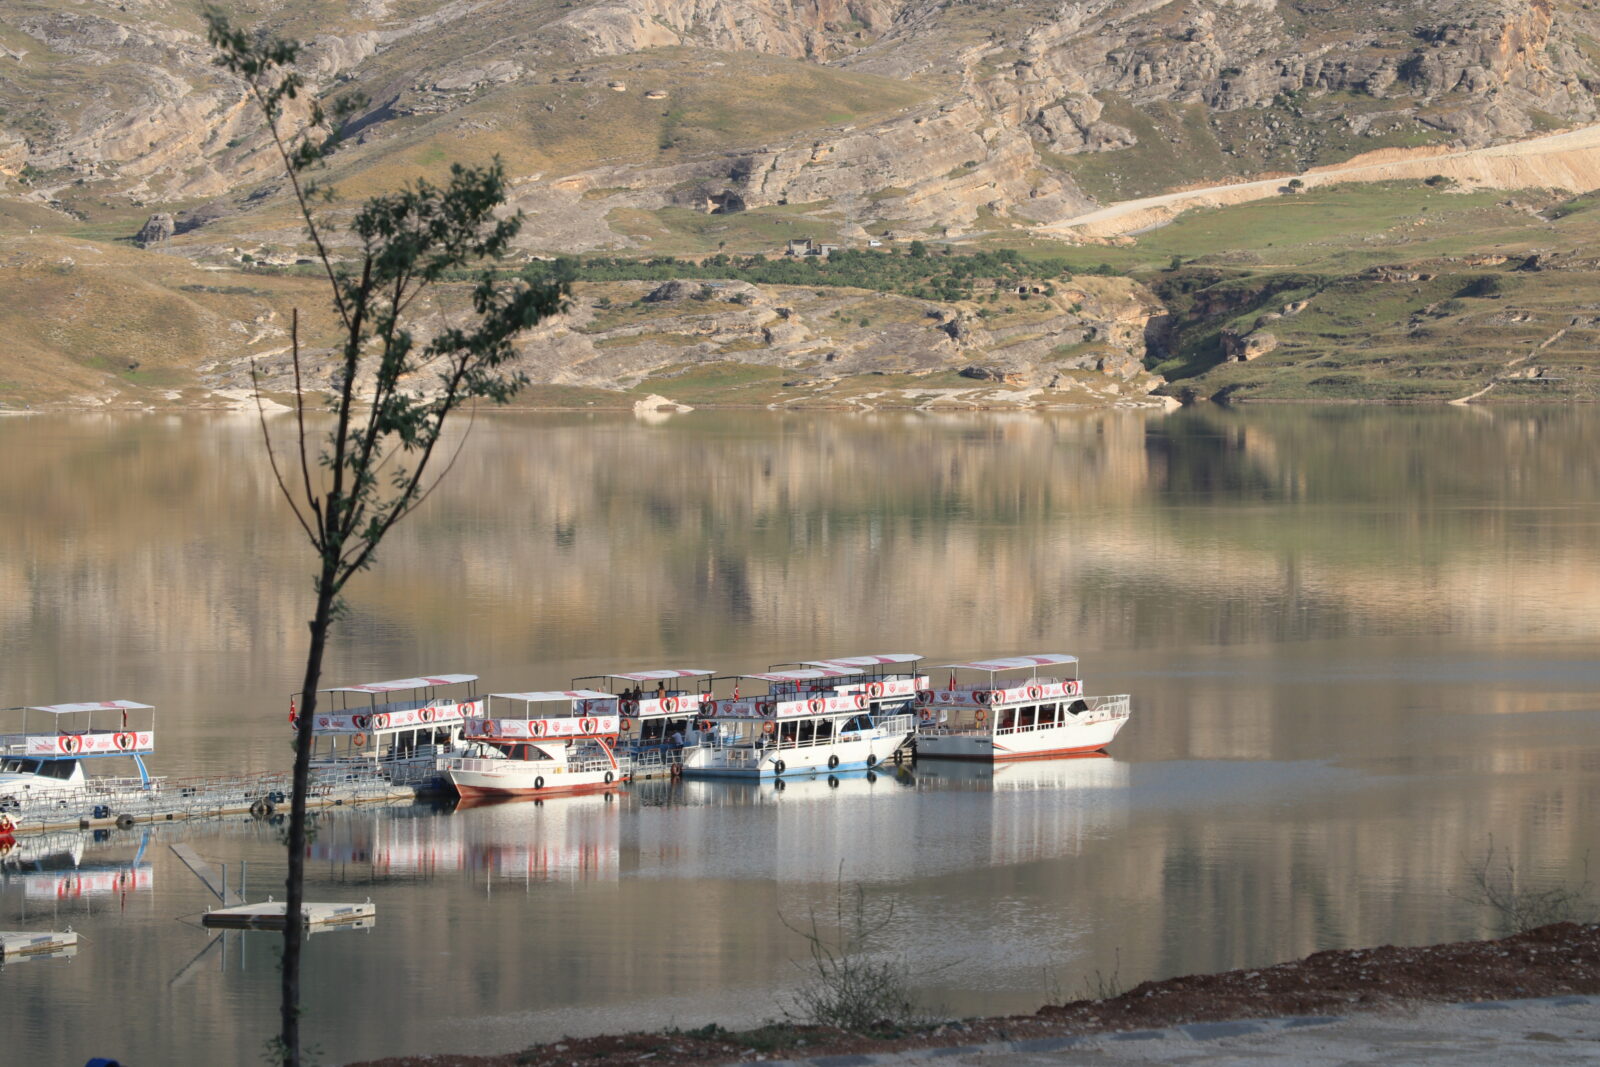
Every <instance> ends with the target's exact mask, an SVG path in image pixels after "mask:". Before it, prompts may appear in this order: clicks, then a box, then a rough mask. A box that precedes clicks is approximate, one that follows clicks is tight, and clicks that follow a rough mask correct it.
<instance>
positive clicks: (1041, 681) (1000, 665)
mask: <svg viewBox="0 0 1600 1067" xmlns="http://www.w3.org/2000/svg"><path fill="white" fill-rule="evenodd" d="M1049 667H1070V668H1071V671H1072V673H1071V677H1054V676H1047V675H1041V674H1040V673H1039V671H1040V669H1041V668H1049ZM936 669H937V670H948V671H949V672H950V681H949V683H948V684H947V685H946V686H945V687H944V688H942V689H934V690H926V691H924V692H923V693H922V694H921V695H920V696H919V697H918V701H917V704H918V707H917V718H918V722H919V726H920V727H927V726H929V725H941V726H948V727H954V728H975V729H981V730H987V731H991V732H995V731H1002V730H1003V731H1008V732H1009V731H1013V730H1016V729H1018V728H1022V727H1026V728H1029V729H1032V728H1034V727H1036V726H1054V725H1057V724H1059V723H1061V722H1065V721H1069V720H1068V716H1071V715H1075V714H1076V713H1078V712H1082V711H1085V710H1087V709H1088V707H1089V704H1088V702H1087V701H1085V700H1083V699H1082V695H1083V681H1082V680H1081V679H1080V678H1079V677H1078V657H1076V656H1068V655H1065V654H1062V653H1058V652H1048V653H1040V654H1038V655H1033V656H1009V657H1005V658H1001V659H989V660H976V661H974V662H971V663H947V664H944V665H943V666H941V667H938V668H936ZM1061 673H1062V674H1065V673H1066V672H1064V671H1063V672H1061ZM972 675H978V676H979V677H978V678H976V679H974V678H972V677H971V676H972ZM1001 675H1008V676H1009V677H1005V678H1002V677H1001ZM963 676H965V677H964V678H963Z"/></svg>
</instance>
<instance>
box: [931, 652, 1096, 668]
mask: <svg viewBox="0 0 1600 1067" xmlns="http://www.w3.org/2000/svg"><path fill="white" fill-rule="evenodd" d="M1076 662H1078V657H1077V656H1068V655H1066V654H1064V653H1061V652H1045V653H1042V654H1040V655H1037V656H1006V657H1005V658H1003V659H980V660H975V661H973V662H972V663H945V664H941V665H940V668H939V669H943V668H949V669H950V670H969V671H1021V670H1027V669H1028V668H1030V667H1053V666H1056V665H1057V664H1061V663H1076Z"/></svg>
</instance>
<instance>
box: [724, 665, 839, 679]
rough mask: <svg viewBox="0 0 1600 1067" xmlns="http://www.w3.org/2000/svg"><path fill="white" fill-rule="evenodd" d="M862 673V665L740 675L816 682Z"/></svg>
mask: <svg viewBox="0 0 1600 1067" xmlns="http://www.w3.org/2000/svg"><path fill="white" fill-rule="evenodd" d="M860 673H861V668H860V667H832V668H830V669H828V670H823V669H821V668H818V667H805V668H802V669H800V670H797V671H767V672H766V673H764V674H741V675H739V677H740V678H759V679H760V680H761V681H763V682H814V681H816V680H817V679H819V678H848V677H849V676H850V675H852V674H860Z"/></svg>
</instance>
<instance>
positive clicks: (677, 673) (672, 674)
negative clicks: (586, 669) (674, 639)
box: [591, 667, 717, 682]
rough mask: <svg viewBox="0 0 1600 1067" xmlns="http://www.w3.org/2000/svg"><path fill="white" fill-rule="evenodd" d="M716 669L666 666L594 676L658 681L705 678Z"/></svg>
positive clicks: (595, 676)
mask: <svg viewBox="0 0 1600 1067" xmlns="http://www.w3.org/2000/svg"><path fill="white" fill-rule="evenodd" d="M715 673H717V672H716V671H701V670H688V669H685V668H679V667H668V668H665V669H663V670H659V671H630V672H629V673H627V674H596V675H592V676H591V677H594V678H626V679H627V680H628V681H630V682H659V681H665V680H667V679H669V678H706V677H709V676H711V675H713V674H715Z"/></svg>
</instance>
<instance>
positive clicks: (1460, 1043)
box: [789, 996, 1600, 1067]
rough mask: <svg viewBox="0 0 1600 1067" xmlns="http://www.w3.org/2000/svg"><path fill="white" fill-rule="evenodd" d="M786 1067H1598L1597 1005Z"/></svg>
mask: <svg viewBox="0 0 1600 1067" xmlns="http://www.w3.org/2000/svg"><path fill="white" fill-rule="evenodd" d="M789 1063H790V1064H792V1065H793V1067H913V1065H915V1067H932V1065H935V1064H937V1065H938V1067H956V1065H971V1067H1047V1065H1064V1064H1085V1065H1092V1067H1123V1065H1134V1064H1183V1065H1186V1067H1187V1065H1202V1067H1223V1065H1235V1064H1240V1065H1243V1064H1274V1065H1278V1064H1286V1065H1287V1064H1295V1065H1301V1064H1303V1065H1306V1067H1333V1065H1336V1064H1340V1065H1342V1064H1357V1063H1373V1064H1379V1063H1381V1064H1385V1065H1389V1064H1429V1065H1438V1067H1442V1065H1446V1064H1449V1065H1452V1067H1453V1065H1456V1064H1464V1065H1477V1064H1482V1065H1489V1064H1494V1065H1497V1067H1498V1065H1501V1064H1515V1065H1519V1067H1520V1065H1523V1064H1527V1065H1532V1067H1544V1065H1554V1064H1561V1065H1569V1064H1600V997H1587V996H1585V997H1580V996H1572V997H1546V998H1543V999H1539V1000H1510V1001H1487V1002H1482V1003H1475V1004H1447V1005H1429V1006H1425V1007H1421V1008H1418V1009H1416V1010H1414V1011H1411V1012H1404V1013H1381V1014H1380V1013H1372V1014H1365V1015H1355V1016H1347V1017H1330V1016H1311V1017H1305V1018H1299V1019H1256V1020H1246V1021H1241V1022H1224V1023H1191V1024H1188V1025H1185V1026H1178V1027H1174V1028H1172V1029H1170V1030H1141V1031H1134V1032H1130V1033H1121V1034H1101V1035H1096V1036H1094V1037H1067V1038H1043V1039H1040V1040H1037V1041H1011V1042H1006V1043H1003V1044H992V1045H977V1046H973V1047H971V1048H949V1049H923V1050H919V1051H916V1052H903V1053H892V1054H884V1055H871V1056H820V1057H818V1058H816V1059H814V1060H794V1061H789Z"/></svg>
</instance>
